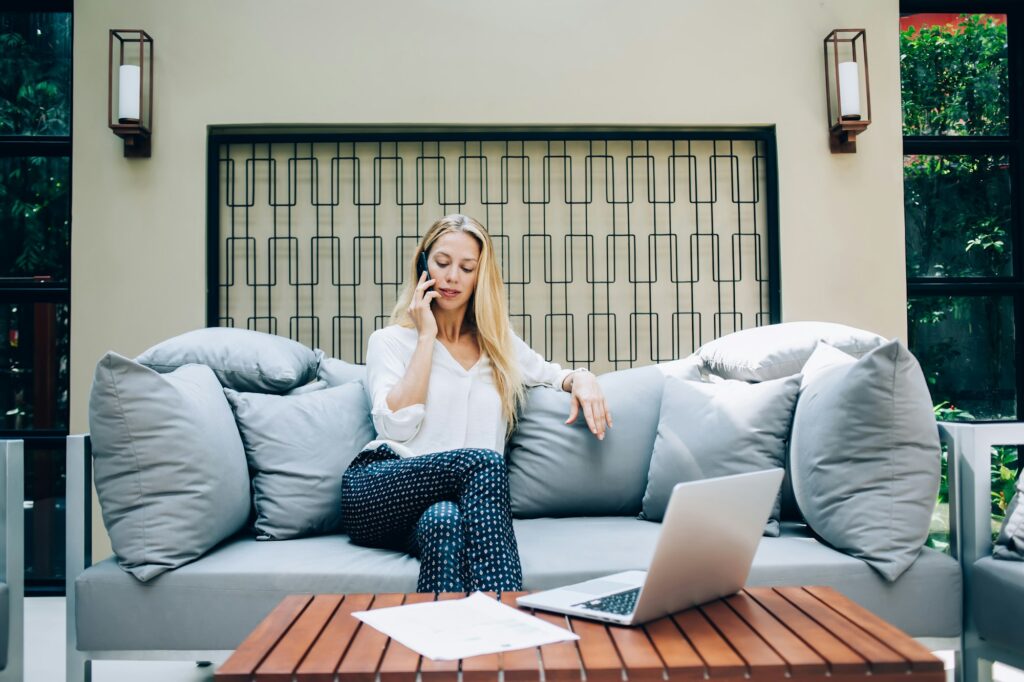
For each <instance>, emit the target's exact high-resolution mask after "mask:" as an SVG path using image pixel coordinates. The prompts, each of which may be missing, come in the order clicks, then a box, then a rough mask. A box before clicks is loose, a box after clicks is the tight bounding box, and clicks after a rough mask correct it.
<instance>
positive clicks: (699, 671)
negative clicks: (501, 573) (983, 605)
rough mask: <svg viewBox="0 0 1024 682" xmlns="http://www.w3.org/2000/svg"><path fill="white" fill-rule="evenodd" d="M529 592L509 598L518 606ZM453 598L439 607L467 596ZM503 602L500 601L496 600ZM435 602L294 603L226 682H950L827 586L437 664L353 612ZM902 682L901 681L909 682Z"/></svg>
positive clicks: (773, 591) (225, 671)
mask: <svg viewBox="0 0 1024 682" xmlns="http://www.w3.org/2000/svg"><path fill="white" fill-rule="evenodd" d="M518 594H521V593H517V594H503V595H501V596H500V598H501V600H502V602H503V603H506V604H509V605H512V606H514V605H515V597H516V596H518ZM462 596H463V595H461V594H441V595H437V597H436V598H438V599H455V598H460V597H462ZM490 596H492V597H496V596H497V595H493V594H492V595H490ZM433 599H435V596H434V595H431V594H407V595H402V594H380V595H369V594H352V595H315V596H314V595H293V596H289V597H286V598H285V599H284V600H282V601H281V603H280V604H279V605H278V606H277V607H276V608H275V609H274V610H273V611H272V612H271V613H270V614H269V615H268V616H267V617H266V618H265V619H264V620H263V622H261V623H260V624H259V625H258V626H257V627H256V629H255V630H253V632H252V634H250V635H249V637H247V638H246V640H245V641H244V642H243V643H242V644H241V645H240V646H239V647H238V649H237V650H236V651H235V653H234V654H232V656H231V657H230V658H229V659H228V660H227V661H225V663H224V665H222V666H221V667H220V669H218V670H217V672H216V675H215V679H216V680H218V681H222V682H236V681H242V680H246V681H255V680H259V681H260V682H271V681H276V680H293V679H294V680H301V681H306V682H310V681H317V682H321V681H322V682H378V681H379V682H416V680H417V677H419V679H420V682H458V680H459V675H460V673H461V676H462V682H498V680H499V675H503V676H504V679H505V680H506V682H527V681H528V680H529V681H532V680H540V679H541V675H542V674H543V676H544V678H545V679H546V680H549V681H550V682H576V681H577V680H582V679H583V677H584V675H585V677H586V679H587V680H588V682H619V681H620V680H623V679H624V680H627V681H629V682H655V681H656V680H661V679H664V678H666V677H667V678H669V679H680V680H686V679H704V678H705V677H708V678H716V679H721V680H729V681H730V682H732V681H736V682H739V680H747V679H749V680H754V681H755V682H757V681H761V682H782V681H783V680H785V679H786V678H787V677H792V678H803V679H804V680H809V679H812V678H813V679H821V680H824V679H825V678H826V677H828V678H829V682H854V680H863V679H865V678H868V677H869V676H870V678H869V679H870V681H871V682H944V681H945V673H944V671H943V666H942V662H941V661H940V660H939V659H938V658H936V657H935V656H934V655H932V654H931V652H929V651H928V650H927V649H925V648H924V647H923V646H922V645H921V644H919V643H918V642H915V641H914V640H913V639H911V638H910V637H908V636H907V635H906V634H904V633H903V632H901V631H900V630H899V629H897V628H896V627H894V626H892V625H891V624H889V623H887V622H885V621H884V620H882V619H881V618H879V617H878V616H875V615H874V614H872V613H870V612H869V611H866V610H865V609H863V608H861V607H860V606H858V605H857V604H855V603H854V602H852V601H851V600H850V599H848V598H846V597H845V596H843V595H841V594H840V593H838V592H836V591H835V590H833V589H831V588H827V587H779V588H748V589H746V590H743V591H741V592H740V593H738V594H736V595H733V596H731V597H726V598H724V599H720V600H717V601H714V602H710V603H708V604H704V605H703V606H700V607H697V608H693V609H689V610H686V611H682V612H680V613H677V614H674V615H673V616H670V617H666V618H660V619H658V620H655V621H652V622H650V623H647V624H645V625H643V626H640V627H632V628H630V627H621V626H617V625H605V624H602V623H598V622H596V621H591V620H586V619H582V618H575V617H566V616H560V615H556V614H549V613H543V612H539V611H536V612H532V613H533V614H534V615H535V616H537V617H539V618H541V619H543V620H545V621H548V622H550V623H554V624H556V625H559V626H561V627H565V628H568V629H570V630H572V631H573V632H575V633H576V634H578V635H579V636H580V639H579V640H578V641H575V642H560V643H557V644H549V645H546V646H543V647H540V648H539V650H538V649H527V650H520V651H509V652H504V653H500V654H488V655H485V656H474V657H473V658H468V659H464V660H462V661H433V660H430V659H428V658H424V657H422V656H420V655H419V654H417V653H416V652H415V651H412V650H411V649H408V648H407V647H405V646H403V645H402V644H399V643H398V642H395V641H392V640H389V638H388V637H387V636H386V635H384V634H383V633H381V632H378V631H377V630H375V629H374V628H372V627H369V626H367V625H364V624H363V623H361V622H360V621H359V620H357V619H356V618H354V617H353V616H352V615H351V614H352V612H353V611H362V610H366V609H377V608H387V607H390V606H398V605H400V604H403V603H405V604H412V603H420V602H424V601H432V600H433ZM897 678H898V679H897Z"/></svg>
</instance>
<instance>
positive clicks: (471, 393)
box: [363, 325, 572, 457]
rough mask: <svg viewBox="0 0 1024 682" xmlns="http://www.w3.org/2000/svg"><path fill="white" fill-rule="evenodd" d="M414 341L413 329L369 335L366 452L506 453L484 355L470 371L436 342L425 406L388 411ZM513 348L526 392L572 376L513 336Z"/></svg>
mask: <svg viewBox="0 0 1024 682" xmlns="http://www.w3.org/2000/svg"><path fill="white" fill-rule="evenodd" d="M509 331H511V330H509ZM416 341H417V331H416V330H415V329H411V328H407V327H400V326H398V325H391V326H389V327H385V328H384V329H378V330H377V331H375V332H374V333H373V334H371V335H370V341H369V344H368V346H367V350H366V384H367V387H368V389H369V391H370V399H371V400H372V401H373V409H372V414H373V425H374V427H376V429H377V440H374V441H371V442H369V443H367V444H366V446H365V447H364V448H363V449H364V450H368V449H374V448H377V447H378V446H380V445H381V444H383V443H387V444H388V445H390V446H391V448H392V449H393V450H394V451H395V452H396V453H398V454H399V455H400V456H402V457H414V456H416V455H423V454H427V453H430V452H441V451H443V450H455V449H458V448H486V449H489V450H496V451H498V452H503V451H504V450H505V429H506V428H507V420H506V419H505V415H504V414H503V413H502V410H501V398H500V397H499V395H498V391H497V389H496V388H495V386H494V376H493V374H492V373H491V361H490V359H489V358H488V357H487V354H486V353H483V352H481V354H480V359H479V360H478V361H477V363H476V364H475V365H473V366H472V367H471V368H470V369H468V370H467V369H465V368H464V367H463V366H462V365H460V364H459V363H458V361H457V360H456V359H455V358H454V357H452V355H451V353H449V352H448V349H447V348H446V347H445V345H444V344H443V343H441V342H440V341H438V340H436V339H435V340H434V344H435V346H434V354H433V364H432V365H431V367H430V383H429V385H428V387H427V404H426V405H423V404H416V405H409V406H407V407H403V408H402V409H400V410H397V411H392V410H391V408H389V407H388V402H387V396H388V393H390V392H391V389H392V388H393V387H394V385H395V384H397V383H398V382H399V381H401V379H402V377H404V376H405V370H406V367H408V366H409V362H410V360H411V359H412V354H413V352H414V351H415V350H416ZM512 343H513V346H514V348H515V352H516V358H517V359H518V361H519V371H520V373H521V374H522V378H523V382H524V383H525V384H526V386H528V387H529V386H553V387H557V388H559V389H560V388H561V386H562V382H563V381H564V380H565V377H566V376H568V375H569V374H570V373H571V372H572V370H567V369H562V368H561V366H559V365H558V364H556V363H554V362H548V361H547V360H545V359H544V357H543V356H542V355H541V354H540V353H538V352H536V351H535V350H533V349H532V348H530V347H529V346H528V345H526V343H525V342H524V341H523V340H522V339H520V338H519V337H518V336H517V335H516V334H515V333H514V332H512Z"/></svg>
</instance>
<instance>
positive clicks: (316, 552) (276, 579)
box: [75, 516, 960, 651]
mask: <svg viewBox="0 0 1024 682" xmlns="http://www.w3.org/2000/svg"><path fill="white" fill-rule="evenodd" d="M660 528H661V526H660V524H657V523H653V522H650V521H642V520H638V519H635V518H629V517H622V516H615V517H589V518H584V517H573V518H560V519H552V518H540V519H518V520H516V521H515V529H516V538H517V540H518V543H519V553H520V557H521V559H522V564H523V580H524V587H525V588H526V589H528V590H540V589H547V588H551V587H556V586H559V585H564V584H567V583H571V582H575V581H580V580H587V579H590V578H596V577H599V576H602V575H606V574H608V573H613V572H616V571H623V570H627V569H637V568H644V567H646V566H647V565H648V563H649V562H650V559H651V555H652V554H653V552H654V545H655V542H656V541H657V537H658V532H659V530H660ZM804 528H805V527H803V526H798V525H796V524H790V523H783V524H782V536H781V537H778V538H763V539H762V540H761V545H760V547H759V549H758V552H757V555H756V557H755V559H754V568H753V571H752V574H751V584H753V585H799V584H813V585H829V586H831V587H834V588H836V589H838V590H840V591H841V592H843V593H845V594H846V595H847V596H848V597H850V598H851V599H853V600H854V601H857V602H858V603H860V604H862V605H864V606H866V607H867V608H869V609H871V610H873V611H875V612H876V613H878V614H879V615H880V616H882V617H883V618H886V619H888V620H890V621H891V622H893V623H894V624H895V625H897V626H898V627H901V628H903V629H904V630H907V631H908V632H909V633H910V634H911V635H913V636H917V637H928V636H931V637H946V636H956V635H958V634H959V633H960V569H959V566H958V564H957V563H956V562H955V561H954V560H953V559H951V558H950V557H948V556H945V555H942V554H939V553H937V552H933V551H930V550H925V551H924V552H922V553H921V556H919V557H918V559H917V561H916V562H915V563H914V565H913V566H911V568H910V569H909V570H908V571H907V572H906V574H905V575H904V576H901V577H900V579H899V580H897V581H896V582H895V583H888V582H887V581H885V580H884V579H883V578H882V577H881V576H880V575H878V573H876V572H875V571H873V570H872V569H871V568H869V567H868V566H867V565H866V564H865V563H864V562H862V561H860V560H858V559H854V558H852V557H849V556H846V555H843V554H840V553H839V552H837V551H835V550H833V549H831V548H829V547H827V546H825V545H823V544H821V543H819V542H818V541H817V540H814V539H813V538H811V537H810V536H809V535H807V533H806V530H804ZM418 573H419V562H418V561H416V560H415V559H413V558H411V557H408V556H406V555H403V554H399V553H397V552H391V551H387V550H376V549H368V548H365V547H358V546H356V545H353V544H352V543H351V542H349V540H348V538H347V537H346V536H343V535H329V536H322V537H314V538H303V539H299V540H287V541H277V542H258V541H256V540H251V539H248V538H245V539H236V540H234V541H231V542H229V543H227V544H225V545H223V546H221V547H219V548H217V549H215V550H214V551H213V552H211V553H210V554H208V555H207V556H205V557H203V558H202V559H200V560H198V561H195V562H193V563H191V564H187V565H185V566H182V567H180V568H178V569H175V570H173V571H169V572H167V573H165V574H164V575H162V576H160V577H159V578H157V579H155V580H152V581H150V582H148V583H140V582H139V581H137V580H135V579H133V578H132V577H131V576H130V575H128V574H126V573H125V572H124V571H122V570H121V569H119V568H118V567H117V564H116V563H114V561H113V560H112V559H107V560H105V561H102V562H100V563H98V564H96V565H95V566H92V567H91V568H89V569H87V570H86V571H85V572H84V573H83V574H82V575H81V576H79V577H78V579H77V580H76V581H75V590H76V595H77V599H78V603H77V625H78V633H79V635H78V636H79V648H80V649H81V650H83V651H85V650H104V649H115V650H116V649H126V650H140V649H141V650H145V649H167V650H175V649H177V650H207V649H216V650H227V649H233V648H235V647H236V646H238V644H239V643H240V642H241V641H242V640H243V639H244V638H245V636H246V635H247V634H248V633H249V631H250V630H251V629H252V628H254V627H255V626H256V624H257V623H258V622H259V621H260V620H261V619H262V618H263V617H264V616H266V615H267V613H269V612H270V610H271V609H273V607H274V606H275V605H276V604H277V602H278V601H280V600H281V599H282V598H283V597H284V596H285V595H288V594H295V593H302V592H306V593H316V592H319V593H338V592H409V591H413V590H415V589H416V578H417V575H418ZM936 594H942V595H944V598H943V599H935V595H936Z"/></svg>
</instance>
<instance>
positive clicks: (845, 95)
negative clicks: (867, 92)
mask: <svg viewBox="0 0 1024 682" xmlns="http://www.w3.org/2000/svg"><path fill="white" fill-rule="evenodd" d="M839 94H840V96H841V98H842V110H841V111H840V115H841V116H842V117H843V118H846V117H847V116H849V117H851V118H860V75H859V74H858V73H857V62H842V63H840V64H839Z"/></svg>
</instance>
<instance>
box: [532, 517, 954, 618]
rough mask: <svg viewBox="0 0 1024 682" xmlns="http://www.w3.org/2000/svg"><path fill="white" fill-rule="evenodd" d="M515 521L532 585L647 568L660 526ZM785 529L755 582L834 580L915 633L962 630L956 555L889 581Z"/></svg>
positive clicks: (925, 553) (767, 549)
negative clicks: (936, 596) (937, 597)
mask: <svg viewBox="0 0 1024 682" xmlns="http://www.w3.org/2000/svg"><path fill="white" fill-rule="evenodd" d="M515 526H516V538H517V539H518V541H519V554H520V557H521V559H522V563H523V581H524V587H525V588H526V589H528V590H538V589H548V588H551V587H557V586H559V585H565V584H568V583H572V582H577V581H580V580H589V579H591V578H597V577H600V576H602V575H605V574H608V573H613V572H616V571H625V570H629V569H644V568H646V567H647V565H648V564H649V563H650V559H651V556H652V555H653V553H654V545H655V542H656V541H657V537H658V531H659V530H660V528H661V525H660V524H657V523H652V522H650V521H641V520H637V519H631V518H623V517H596V518H565V519H529V520H525V519H524V520H517V521H516V522H515ZM781 527H782V530H781V537H778V538H770V537H765V538H762V539H761V543H760V545H759V546H758V550H757V554H756V555H755V556H754V565H753V567H752V568H751V572H750V579H749V581H748V583H749V584H750V585H754V586H783V585H827V586H829V587H833V588H835V589H837V590H839V591H840V592H842V593H843V594H845V595H846V596H848V597H849V598H850V599H852V600H854V601H855V602H857V603H858V604H860V605H862V606H864V607H865V608H867V609H869V610H871V611H873V612H874V613H876V614H878V615H879V616H881V617H882V618H885V619H886V620H888V621H890V622H891V623H893V624H894V625H896V626H897V627H899V628H902V629H903V630H905V631H907V632H909V633H910V634H911V635H912V636H914V637H956V636H959V634H960V623H961V615H960V614H961V608H960V602H961V597H960V595H961V579H960V565H959V564H958V563H957V562H956V560H954V559H953V558H952V557H950V556H948V555H945V554H942V553H940V552H936V551H934V550H930V549H924V550H922V551H921V554H920V555H919V556H918V558H917V560H916V561H915V562H914V563H913V564H912V565H911V567H910V568H909V569H908V570H907V572H906V573H905V574H904V575H902V576H900V578H899V579H897V580H896V581H895V582H891V583H890V582H889V581H888V580H886V579H885V578H883V577H882V576H881V575H880V574H879V573H878V572H877V571H875V570H873V569H872V568H871V567H870V566H868V565H867V564H866V563H864V562H863V561H861V560H860V559H856V558H854V557H851V556H849V555H847V554H843V553H841V552H838V551H836V550H834V549H832V548H831V547H828V546H827V545H825V544H823V543H822V542H819V541H818V540H816V539H814V538H813V537H812V536H811V535H810V532H809V531H808V529H807V526H806V525H804V524H801V523H794V522H783V523H782V524H781ZM937 594H941V595H943V598H942V599H936V598H935V595H937Z"/></svg>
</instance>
